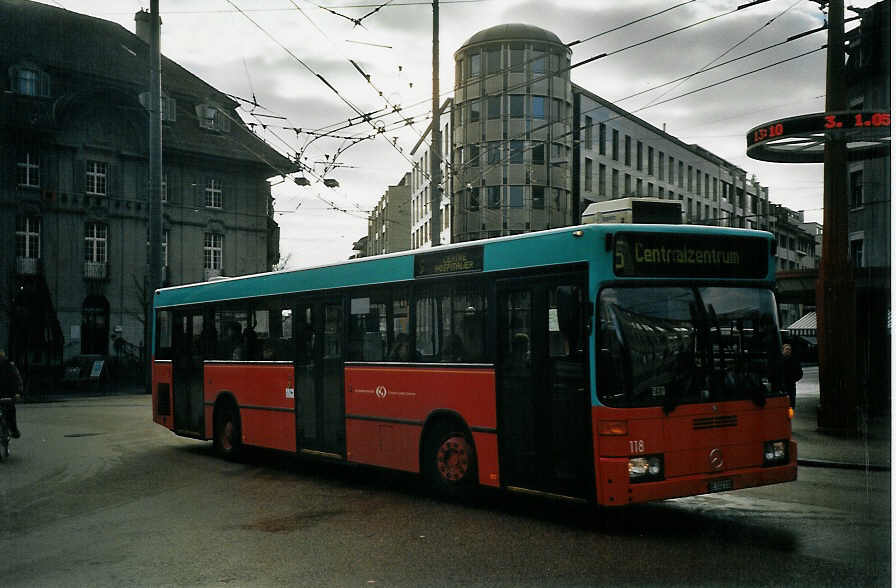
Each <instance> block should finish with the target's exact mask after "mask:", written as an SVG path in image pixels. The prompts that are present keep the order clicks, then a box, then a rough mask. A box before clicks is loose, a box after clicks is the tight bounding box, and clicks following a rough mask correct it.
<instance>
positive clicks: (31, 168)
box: [16, 151, 40, 188]
mask: <svg viewBox="0 0 896 588" xmlns="http://www.w3.org/2000/svg"><path fill="white" fill-rule="evenodd" d="M16 183H17V184H18V185H19V186H22V187H26V188H38V187H40V161H39V159H38V156H37V155H36V154H35V153H33V152H31V151H26V152H25V153H23V154H22V155H21V156H20V158H19V161H18V162H16Z"/></svg>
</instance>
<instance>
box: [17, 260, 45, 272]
mask: <svg viewBox="0 0 896 588" xmlns="http://www.w3.org/2000/svg"><path fill="white" fill-rule="evenodd" d="M39 272H40V260H39V259H38V258H36V257H16V273H17V274H18V275H20V276H35V275H37V274H38V273H39Z"/></svg>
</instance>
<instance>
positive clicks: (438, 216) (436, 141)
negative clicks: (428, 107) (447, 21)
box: [429, 0, 442, 247]
mask: <svg viewBox="0 0 896 588" xmlns="http://www.w3.org/2000/svg"><path fill="white" fill-rule="evenodd" d="M430 136H431V137H432V141H431V143H432V145H431V147H430V149H429V200H430V206H429V208H430V213H431V214H430V220H429V231H430V233H431V243H432V246H433V247H436V246H438V245H440V244H441V237H442V208H441V207H442V192H441V189H440V188H439V185H440V184H441V183H442V167H441V166H442V129H441V117H440V116H439V0H433V2H432V132H431V133H430Z"/></svg>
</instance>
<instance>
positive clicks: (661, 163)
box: [656, 151, 666, 182]
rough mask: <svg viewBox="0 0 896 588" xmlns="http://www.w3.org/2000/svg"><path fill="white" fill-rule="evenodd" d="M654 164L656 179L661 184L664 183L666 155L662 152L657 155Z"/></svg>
mask: <svg viewBox="0 0 896 588" xmlns="http://www.w3.org/2000/svg"><path fill="white" fill-rule="evenodd" d="M656 164H657V170H656V171H657V174H656V177H658V178H659V179H660V181H661V182H665V181H666V155H665V154H664V153H663V152H662V151H660V152H659V153H657V158H656Z"/></svg>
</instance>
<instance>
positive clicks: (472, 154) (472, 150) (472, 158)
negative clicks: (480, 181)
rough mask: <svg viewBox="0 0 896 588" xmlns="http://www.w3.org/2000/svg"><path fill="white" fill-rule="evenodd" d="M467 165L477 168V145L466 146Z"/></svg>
mask: <svg viewBox="0 0 896 588" xmlns="http://www.w3.org/2000/svg"><path fill="white" fill-rule="evenodd" d="M467 165H469V166H470V167H479V145H467Z"/></svg>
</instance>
